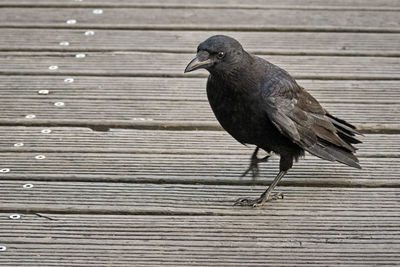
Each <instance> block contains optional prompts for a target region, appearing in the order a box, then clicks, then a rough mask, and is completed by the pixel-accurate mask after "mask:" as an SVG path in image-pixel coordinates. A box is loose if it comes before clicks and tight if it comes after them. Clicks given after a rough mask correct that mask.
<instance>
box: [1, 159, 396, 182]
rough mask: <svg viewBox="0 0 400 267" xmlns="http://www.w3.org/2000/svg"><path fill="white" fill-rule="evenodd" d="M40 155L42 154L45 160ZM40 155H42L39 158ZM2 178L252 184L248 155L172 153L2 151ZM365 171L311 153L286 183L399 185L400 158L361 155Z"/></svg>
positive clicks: (269, 173)
mask: <svg viewBox="0 0 400 267" xmlns="http://www.w3.org/2000/svg"><path fill="white" fill-rule="evenodd" d="M41 155H44V156H45V158H44V159H43V158H42V156H41ZM37 156H39V158H36V157H37ZM0 162H1V164H0V165H1V166H0V169H4V168H8V169H9V172H6V171H3V172H1V173H0V177H1V178H2V179H37V180H60V181H67V180H79V181H121V182H135V183H138V182H143V181H148V182H164V181H168V182H173V183H212V184H216V183H217V184H220V183H224V184H226V183H229V184H251V183H252V182H253V181H252V179H251V178H250V177H246V178H244V179H241V178H240V176H241V174H242V173H243V172H244V171H245V170H246V169H247V167H248V164H249V155H244V154H237V155H231V154H230V155H229V154H226V155H216V154H209V155H202V154H168V153H165V154H163V153H154V154H152V153H132V154H128V153H72V152H70V153H67V152H52V153H51V152H46V153H40V152H26V153H24V152H21V153H14V152H11V153H0ZM278 163H279V158H278V157H277V156H274V157H272V158H271V160H270V161H269V163H267V164H262V165H261V167H260V168H261V172H260V179H258V181H257V183H258V184H263V185H266V184H268V183H269V182H271V181H272V179H273V178H274V177H275V176H276V174H277V172H278V169H279V168H278ZM360 164H361V166H362V167H363V169H362V170H358V169H353V168H350V167H347V166H344V165H342V164H339V163H336V162H328V161H324V160H321V159H318V158H315V157H312V156H307V157H306V158H305V159H302V160H301V162H300V163H297V164H295V165H294V168H293V169H292V170H291V171H290V172H289V174H288V175H287V176H285V178H284V179H283V181H282V185H307V186H321V185H322V186H329V185H332V186H371V187H377V186H398V185H399V179H398V174H399V172H400V169H399V168H400V167H399V166H400V158H398V157H396V158H384V157H361V158H360Z"/></svg>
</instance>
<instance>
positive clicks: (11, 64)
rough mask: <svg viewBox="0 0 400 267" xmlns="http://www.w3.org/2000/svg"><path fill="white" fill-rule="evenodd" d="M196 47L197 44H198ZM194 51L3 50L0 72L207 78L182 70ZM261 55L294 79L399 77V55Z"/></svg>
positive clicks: (204, 72) (202, 72)
mask: <svg viewBox="0 0 400 267" xmlns="http://www.w3.org/2000/svg"><path fill="white" fill-rule="evenodd" d="M196 45H197V44H193V46H194V47H196ZM194 54H195V53H191V54H178V55H177V54H175V53H148V52H143V53H140V52H119V53H118V52H113V53H112V52H110V53H94V52H91V53H86V57H85V58H76V57H75V53H55V52H54V53H50V52H49V53H40V52H26V53H23V52H19V53H17V52H14V53H11V52H0V74H2V75H13V74H20V75H22V74H23V75H27V74H37V75H49V74H53V75H54V74H55V75H104V76H158V77H160V76H161V77H165V76H175V77H199V76H201V77H206V76H207V74H206V71H203V70H200V71H198V72H195V73H187V74H184V73H183V70H184V69H185V67H186V65H187V64H188V62H189V61H190V60H191V59H192V58H193V57H194ZM262 57H263V58H265V59H267V60H269V61H270V62H272V63H274V64H277V65H279V66H280V67H282V68H284V69H286V70H287V71H288V72H290V73H291V74H292V75H293V76H295V77H296V78H306V79H313V78H317V79H368V80H377V79H400V74H399V73H400V64H398V63H399V59H398V58H396V57H335V56H278V55H270V56H262ZM52 65H56V66H58V69H56V70H50V69H49V66H52ZM377 66H379V67H377Z"/></svg>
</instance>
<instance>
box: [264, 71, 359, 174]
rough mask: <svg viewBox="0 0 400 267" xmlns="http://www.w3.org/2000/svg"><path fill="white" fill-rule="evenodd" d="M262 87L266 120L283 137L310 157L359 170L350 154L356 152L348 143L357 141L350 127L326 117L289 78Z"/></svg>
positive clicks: (282, 78)
mask: <svg viewBox="0 0 400 267" xmlns="http://www.w3.org/2000/svg"><path fill="white" fill-rule="evenodd" d="M284 76H285V75H284ZM265 85H266V86H267V87H268V88H265V87H264V89H265V90H264V91H263V98H264V101H265V102H264V103H265V104H266V111H267V115H268V118H269V119H270V120H271V122H272V123H273V124H274V125H275V127H276V128H277V129H278V130H279V131H280V132H281V133H282V134H283V135H285V136H286V137H288V138H290V139H291V140H292V141H293V142H294V143H296V144H297V145H299V146H300V147H301V148H303V149H305V150H306V151H308V152H310V153H311V154H313V155H316V156H318V157H320V158H323V159H326V160H330V161H339V162H342V163H344V164H347V165H349V166H352V167H356V168H360V165H359V164H358V159H357V158H356V157H355V156H354V155H353V154H352V153H353V152H355V150H356V149H355V148H354V147H353V146H352V145H351V144H352V143H359V141H358V140H357V139H355V138H354V137H353V136H354V135H355V134H357V132H356V131H355V129H354V127H353V126H352V125H351V124H348V123H346V122H345V121H343V120H340V119H337V118H335V117H333V116H331V115H330V114H328V113H327V112H326V111H325V110H324V109H323V108H322V106H321V105H320V104H319V103H318V101H317V100H316V99H315V98H314V97H313V96H311V95H310V94H309V93H308V92H307V91H305V90H304V89H303V88H302V87H300V86H299V85H298V84H297V83H296V82H295V81H294V80H293V79H291V78H290V76H289V77H282V76H281V77H279V78H276V79H271V80H269V81H268V82H267V83H266V84H265ZM341 132H342V133H341Z"/></svg>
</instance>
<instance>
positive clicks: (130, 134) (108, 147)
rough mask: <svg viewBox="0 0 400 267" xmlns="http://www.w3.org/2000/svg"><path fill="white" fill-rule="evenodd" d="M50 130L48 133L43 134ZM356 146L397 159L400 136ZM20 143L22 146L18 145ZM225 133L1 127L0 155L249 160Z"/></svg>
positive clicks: (370, 138)
mask: <svg viewBox="0 0 400 267" xmlns="http://www.w3.org/2000/svg"><path fill="white" fill-rule="evenodd" d="M45 129H50V130H51V132H49V133H42V130H45ZM361 140H362V141H363V143H362V144H359V145H357V147H358V148H359V150H358V151H357V155H358V156H359V157H387V158H389V157H400V135H396V134H369V135H366V136H365V137H363V138H361ZM21 143H22V145H21ZM252 151H253V146H243V145H242V144H240V143H239V142H237V141H236V140H234V139H233V138H232V137H231V136H230V135H229V134H228V133H226V132H225V131H169V130H165V131H155V130H135V129H110V130H109V131H107V132H99V131H93V130H91V129H88V128H78V127H55V128H54V127H52V128H44V127H0V152H38V153H39V152H42V153H44V152H80V153H87V152H100V153H154V154H156V153H164V154H192V155H195V154H203V155H210V154H220V155H247V156H250V155H251V153H252Z"/></svg>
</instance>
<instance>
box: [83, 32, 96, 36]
mask: <svg viewBox="0 0 400 267" xmlns="http://www.w3.org/2000/svg"><path fill="white" fill-rule="evenodd" d="M85 35H86V36H93V35H94V31H86V32H85Z"/></svg>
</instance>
